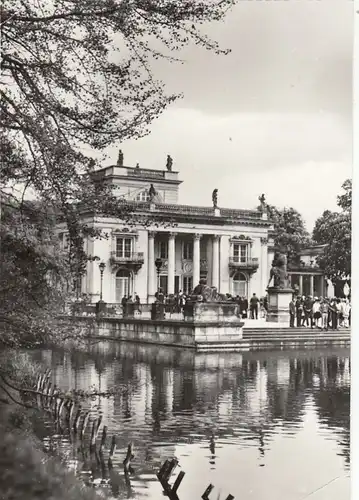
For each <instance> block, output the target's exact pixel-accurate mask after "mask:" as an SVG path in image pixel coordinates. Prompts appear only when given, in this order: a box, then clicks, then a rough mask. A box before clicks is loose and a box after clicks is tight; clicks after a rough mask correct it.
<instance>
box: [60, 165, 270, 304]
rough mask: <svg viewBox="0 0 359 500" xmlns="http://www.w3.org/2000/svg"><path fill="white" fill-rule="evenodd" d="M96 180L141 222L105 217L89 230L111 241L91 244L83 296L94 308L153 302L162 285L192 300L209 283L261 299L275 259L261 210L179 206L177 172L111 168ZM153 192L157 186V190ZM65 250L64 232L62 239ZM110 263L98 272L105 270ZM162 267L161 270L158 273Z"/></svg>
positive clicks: (92, 219) (92, 221)
mask: <svg viewBox="0 0 359 500" xmlns="http://www.w3.org/2000/svg"><path fill="white" fill-rule="evenodd" d="M94 175H95V176H97V177H101V178H103V179H104V180H105V181H106V182H108V183H111V184H113V185H115V186H116V193H118V196H119V197H121V198H123V199H124V200H126V203H127V204H129V205H130V206H132V207H133V209H134V215H135V219H134V218H133V217H129V220H128V221H125V220H119V219H115V218H113V219H111V218H104V217H99V216H96V215H94V214H93V213H91V211H87V212H86V213H83V218H84V220H85V221H86V222H87V224H89V225H92V226H94V227H97V228H100V229H102V231H103V232H104V233H106V234H107V235H108V238H102V239H97V240H96V239H95V240H91V239H89V240H88V241H85V250H86V251H87V253H88V254H89V255H91V256H96V257H97V258H98V259H97V260H95V261H93V262H89V263H88V267H87V272H86V275H85V276H84V277H83V279H82V280H81V283H80V284H79V293H85V294H88V295H89V296H90V297H91V300H92V301H93V302H97V301H98V300H99V298H100V295H101V292H102V298H103V300H104V301H106V302H108V303H119V302H121V299H122V297H123V296H124V295H126V296H128V295H133V296H134V295H135V294H136V293H137V294H138V295H139V297H140V299H141V302H142V303H145V302H151V301H152V300H153V298H154V295H155V293H156V290H157V288H158V287H159V286H160V287H162V288H163V289H164V291H165V292H166V293H168V294H173V293H177V292H179V291H181V290H182V291H183V292H184V293H189V292H190V291H191V290H192V289H193V288H194V287H195V286H196V285H197V284H198V282H199V280H200V278H206V279H207V282H208V284H210V285H211V286H215V287H216V288H217V289H218V291H219V292H220V293H230V294H232V295H240V296H246V297H250V296H251V295H252V294H253V293H256V294H257V295H258V296H263V295H265V293H266V288H267V285H268V280H269V271H270V267H271V263H272V260H273V255H274V252H273V245H272V240H271V230H272V226H271V223H270V221H268V220H267V215H266V213H262V211H260V210H237V209H230V208H221V206H219V207H213V206H207V207H203V206H194V205H180V204H178V190H179V186H180V184H181V182H182V181H180V180H179V178H178V172H174V171H171V170H164V171H163V170H153V169H143V168H139V167H135V168H132V167H125V166H122V165H120V166H110V167H106V168H103V169H101V170H98V171H96V172H95V173H94ZM151 185H152V187H151ZM60 233H61V237H62V238H63V245H64V246H65V245H66V233H65V232H61V228H60ZM100 262H101V263H103V264H105V267H104V269H103V271H102V272H101V271H100V268H99V263H100ZM156 264H157V266H156Z"/></svg>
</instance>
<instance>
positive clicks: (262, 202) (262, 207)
mask: <svg viewBox="0 0 359 500" xmlns="http://www.w3.org/2000/svg"><path fill="white" fill-rule="evenodd" d="M258 200H259V203H260V210H261V211H262V212H264V210H265V207H266V197H265V194H262V195H261V196H258Z"/></svg>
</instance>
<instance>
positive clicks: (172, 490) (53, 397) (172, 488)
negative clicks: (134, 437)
mask: <svg viewBox="0 0 359 500" xmlns="http://www.w3.org/2000/svg"><path fill="white" fill-rule="evenodd" d="M50 377H51V370H50V369H48V370H47V371H46V372H45V373H44V374H41V375H39V376H38V378H37V383H36V391H35V392H36V394H37V395H38V396H39V397H40V401H39V404H40V405H42V406H43V408H44V409H47V410H49V411H50V412H51V413H52V414H53V416H54V419H55V421H56V422H57V423H60V422H61V421H62V419H63V416H65V421H66V423H67V426H68V429H69V430H70V432H71V430H72V431H73V432H74V434H75V435H76V436H78V437H79V439H80V441H81V443H83V441H84V437H85V432H86V429H87V427H88V425H89V421H90V412H89V411H86V412H83V410H82V408H81V405H77V408H76V403H75V401H74V400H73V399H72V398H69V397H66V396H63V395H61V393H60V391H59V390H58V389H57V388H56V387H55V386H53V385H52V383H51V382H50ZM81 417H83V418H82V419H81ZM101 423H102V415H100V416H99V417H97V418H96V419H95V420H94V421H93V422H92V427H91V438H90V445H89V447H90V452H91V453H97V452H98V453H99V455H100V456H101V457H102V458H103V451H104V448H105V445H106V441H107V431H108V428H107V426H106V425H104V426H103V429H102V435H101V441H100V445H99V448H98V449H97V446H96V445H97V437H98V434H99V430H100V426H101ZM116 447H117V442H116V436H115V435H113V436H112V438H111V446H110V449H109V457H108V465H109V467H111V468H112V459H113V456H114V454H115V452H116ZM134 457H135V456H134V453H133V443H132V442H131V443H129V445H128V447H127V454H126V457H125V459H124V461H123V466H124V472H125V476H127V478H128V475H129V474H130V473H131V471H132V468H131V461H132V460H133V459H134ZM177 466H178V460H177V459H175V458H173V459H171V460H166V461H165V462H164V463H163V464H162V466H161V468H160V470H159V471H158V473H157V474H156V475H157V478H158V480H159V482H160V483H161V485H162V488H163V493H164V495H165V496H167V497H168V498H169V499H170V500H179V497H178V495H177V491H178V488H179V486H180V484H181V482H182V480H183V478H184V476H185V472H184V471H180V472H179V474H178V475H177V477H176V479H175V481H174V483H173V484H170V482H169V481H170V478H171V476H172V474H173V473H174V471H175V469H176V467H177ZM213 489H214V486H213V485H212V484H209V485H208V487H207V488H206V489H205V491H204V492H203V494H202V497H201V498H202V499H203V500H211V499H210V497H209V495H210V494H211V492H212V490H213ZM217 500H219V497H218V498H217ZM225 500H234V496H233V495H231V494H229V495H227V497H226V498H225Z"/></svg>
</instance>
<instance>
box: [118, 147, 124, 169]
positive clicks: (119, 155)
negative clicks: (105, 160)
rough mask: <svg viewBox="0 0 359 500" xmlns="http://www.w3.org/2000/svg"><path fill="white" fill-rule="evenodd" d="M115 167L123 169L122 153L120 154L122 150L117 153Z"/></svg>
mask: <svg viewBox="0 0 359 500" xmlns="http://www.w3.org/2000/svg"><path fill="white" fill-rule="evenodd" d="M117 166H118V167H123V153H122V149H120V151H119V152H118V158H117Z"/></svg>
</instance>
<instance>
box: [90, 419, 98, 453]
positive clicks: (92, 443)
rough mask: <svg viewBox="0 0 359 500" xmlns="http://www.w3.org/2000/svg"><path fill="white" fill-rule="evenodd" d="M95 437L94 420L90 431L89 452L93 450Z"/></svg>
mask: <svg viewBox="0 0 359 500" xmlns="http://www.w3.org/2000/svg"><path fill="white" fill-rule="evenodd" d="M96 437H97V420H94V421H93V423H92V429H91V441H90V450H93V448H95V447H96Z"/></svg>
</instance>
